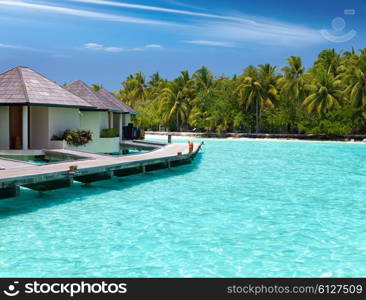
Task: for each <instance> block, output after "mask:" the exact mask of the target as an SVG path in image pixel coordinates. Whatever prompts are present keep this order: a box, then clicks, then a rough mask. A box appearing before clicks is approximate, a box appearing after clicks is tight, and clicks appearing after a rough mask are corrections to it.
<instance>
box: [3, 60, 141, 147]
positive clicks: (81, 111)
mask: <svg viewBox="0 0 366 300" xmlns="http://www.w3.org/2000/svg"><path fill="white" fill-rule="evenodd" d="M134 114H136V112H135V111H134V110H133V109H132V108H131V107H129V106H128V105H126V104H125V103H123V102H122V101H120V100H119V99H117V98H116V97H114V96H113V95H112V94H111V93H109V92H108V91H106V90H104V89H102V90H100V91H98V92H95V91H93V90H92V89H91V88H90V87H88V86H87V85H86V84H85V83H83V82H82V81H75V82H73V83H71V84H69V85H68V86H67V87H66V88H63V87H61V86H59V85H58V84H56V83H55V82H53V81H51V80H49V79H47V78H46V77H44V76H43V75H41V74H39V73H37V72H36V71H34V70H32V69H30V68H27V67H15V68H13V69H11V70H8V71H6V72H4V73H2V74H0V131H1V132H0V149H1V150H29V149H60V148H68V147H69V148H75V147H74V146H73V145H68V144H67V143H66V142H65V141H62V140H59V139H57V138H55V137H60V136H62V134H63V133H64V132H65V130H78V129H83V130H90V131H91V132H92V141H90V142H89V143H87V144H86V145H84V146H80V147H79V148H81V149H80V150H84V151H90V152H116V151H118V149H119V143H120V140H121V139H124V138H129V137H127V136H125V137H124V135H123V132H124V130H123V127H126V126H127V125H128V124H130V122H131V116H132V115H134ZM112 128H113V129H115V131H114V132H117V134H116V136H113V137H112V138H111V137H108V138H104V137H102V134H101V133H102V131H103V130H104V129H112Z"/></svg>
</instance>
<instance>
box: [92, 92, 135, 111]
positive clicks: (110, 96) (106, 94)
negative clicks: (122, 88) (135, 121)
mask: <svg viewBox="0 0 366 300" xmlns="http://www.w3.org/2000/svg"><path fill="white" fill-rule="evenodd" d="M95 93H96V94H97V96H98V97H99V98H101V99H104V100H105V101H109V102H111V103H113V104H114V105H116V106H118V107H119V109H120V110H121V111H122V112H123V113H130V114H133V115H136V114H137V112H136V111H135V110H134V109H133V108H132V107H130V106H129V105H127V104H126V103H124V102H122V101H121V100H119V99H118V98H117V97H115V96H114V95H113V94H111V93H110V92H108V91H107V90H105V89H104V88H101V89H100V90H99V91H97V92H95Z"/></svg>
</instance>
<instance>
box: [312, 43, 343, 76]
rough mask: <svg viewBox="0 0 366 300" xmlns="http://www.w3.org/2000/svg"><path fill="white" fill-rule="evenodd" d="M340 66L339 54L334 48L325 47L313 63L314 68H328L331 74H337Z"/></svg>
mask: <svg viewBox="0 0 366 300" xmlns="http://www.w3.org/2000/svg"><path fill="white" fill-rule="evenodd" d="M341 66H342V59H341V56H340V55H339V54H338V53H337V52H336V51H335V49H326V50H323V51H321V52H320V54H319V55H318V59H317V60H316V61H315V64H314V68H320V69H326V70H330V72H332V74H333V76H337V75H339V74H340V73H341V71H342V68H341Z"/></svg>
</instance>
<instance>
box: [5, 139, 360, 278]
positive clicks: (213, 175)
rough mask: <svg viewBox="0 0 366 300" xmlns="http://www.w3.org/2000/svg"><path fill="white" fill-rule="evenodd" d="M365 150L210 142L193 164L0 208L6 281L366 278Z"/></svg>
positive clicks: (33, 196)
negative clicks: (20, 278)
mask: <svg viewBox="0 0 366 300" xmlns="http://www.w3.org/2000/svg"><path fill="white" fill-rule="evenodd" d="M365 170H366V145H362V144H351V143H348V144H346V143H315V142H279V141H273V142H272V141H253V140H251V141H244V140H240V141H239V140H206V141H205V146H204V152H203V153H201V154H200V155H199V157H198V158H197V159H196V160H195V162H194V163H193V164H192V165H188V166H182V167H179V168H174V169H171V170H161V171H154V172H151V173H147V174H145V175H136V176H131V177H125V178H123V179H113V180H110V181H103V182H98V183H94V184H92V186H91V187H83V186H82V185H79V184H75V186H74V187H73V188H71V189H65V190H60V191H53V192H47V193H45V194H43V195H39V194H38V193H36V192H34V191H30V190H26V189H24V190H22V193H21V197H20V198H17V199H10V200H2V201H0V237H1V239H0V276H26V277H27V276H41V277H42V276H56V277H65V276H101V277H108V276H111V277H117V276H122V277H123V276H130V277H146V276H154V277H164V276H178V277H183V276H184V277H190V276H193V277H197V276H203V277H222V276H230V277H241V276H250V277H267V276H272V277H282V276H288V277H293V276H330V277H340V276H346V277H354V276H365V274H366V255H365V253H366V230H365V228H366V201H365V199H366V172H365Z"/></svg>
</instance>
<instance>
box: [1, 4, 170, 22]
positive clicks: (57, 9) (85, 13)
mask: <svg viewBox="0 0 366 300" xmlns="http://www.w3.org/2000/svg"><path fill="white" fill-rule="evenodd" d="M0 5H6V6H15V7H22V8H28V9H33V10H41V11H50V12H54V13H59V14H64V15H72V16H78V17H85V18H93V19H99V20H104V21H111V22H122V23H135V24H149V25H169V26H172V25H174V23H171V22H164V21H157V20H151V19H146V18H135V17H128V16H123V15H113V14H107V13H99V12H94V11H89V10H80V9H73V8H67V7H61V6H51V5H42V4H34V3H28V2H22V1H9V0H7V1H3V0H1V1H0Z"/></svg>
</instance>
